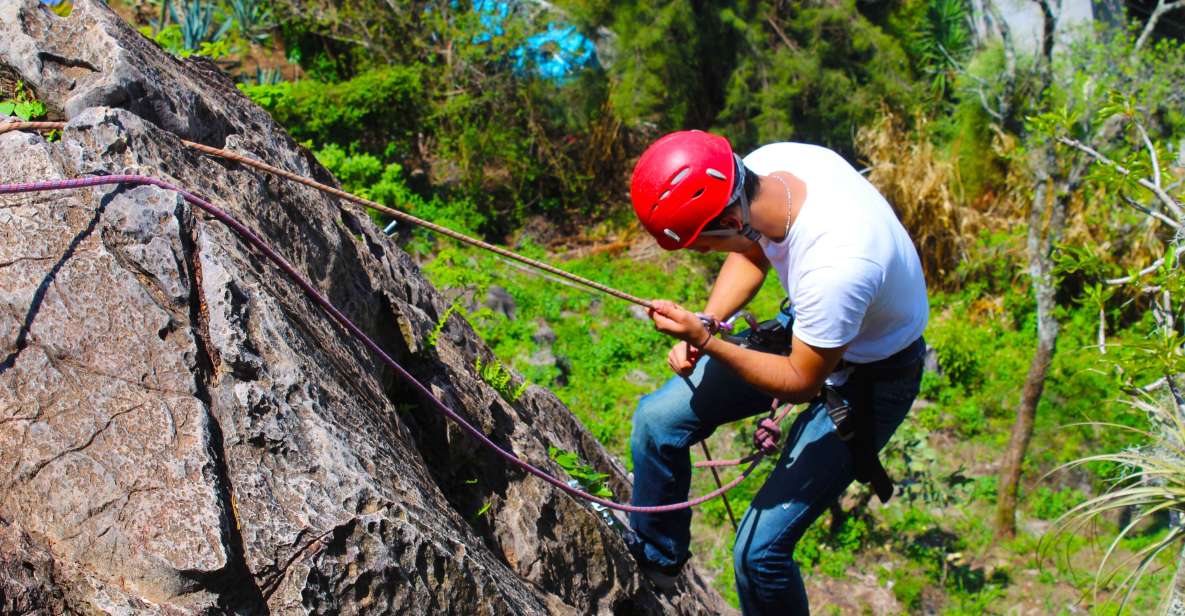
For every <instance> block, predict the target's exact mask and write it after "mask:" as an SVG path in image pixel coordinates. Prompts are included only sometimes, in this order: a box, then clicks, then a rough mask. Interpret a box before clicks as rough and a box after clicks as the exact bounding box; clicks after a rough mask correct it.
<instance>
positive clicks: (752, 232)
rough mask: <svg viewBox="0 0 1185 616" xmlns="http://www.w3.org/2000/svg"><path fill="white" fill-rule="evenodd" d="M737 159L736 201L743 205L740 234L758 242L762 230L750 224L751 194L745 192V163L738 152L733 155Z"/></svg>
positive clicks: (738, 232) (734, 197) (734, 198)
mask: <svg viewBox="0 0 1185 616" xmlns="http://www.w3.org/2000/svg"><path fill="white" fill-rule="evenodd" d="M732 157H733V159H735V161H736V169H737V170H736V178H737V180H736V188H734V195H733V200H734V201H738V200H739V201H740V207H741V228H740V229H739V230H738V231H737V234H738V235H743V236H745V237H746V238H747V239H749V240H750V241H754V242H756V241H757V240H759V239H761V237H762V235H761V232H760V231H758V230H757V229H754V228H753V226H752V225H750V224H749V209H750V208H749V195H747V194H745V163H743V162H741V157H740V156H737V155H736V154H733V155H732Z"/></svg>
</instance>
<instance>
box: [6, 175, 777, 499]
mask: <svg viewBox="0 0 1185 616" xmlns="http://www.w3.org/2000/svg"><path fill="white" fill-rule="evenodd" d="M105 184H147V185H150V186H156V187H158V188H163V189H165V190H169V191H172V192H175V193H177V194H179V195H181V196H182V197H183V198H184V199H185V200H186V201H188V202H189V203H192V204H193V205H195V206H197V207H199V208H201V209H202V210H204V211H205V212H206V213H207V214H209V215H210V216H213V217H214V218H217V219H218V220H220V221H222V223H223V224H225V225H226V226H228V227H230V228H231V230H232V231H234V232H235V233H237V234H238V235H239V236H240V237H242V238H243V239H245V240H247V242H248V243H250V244H252V245H253V246H255V248H256V249H258V250H259V251H260V252H261V253H263V255H264V256H266V257H267V258H268V259H269V260H271V261H272V263H275V264H276V266H277V267H279V268H280V270H281V271H283V272H284V274H285V275H286V276H288V277H289V278H290V279H292V281H293V282H295V283H296V284H297V285H299V286H300V288H301V289H303V290H304V292H305V294H306V295H308V296H309V298H310V299H312V300H313V301H314V302H315V303H316V304H317V305H318V306H320V307H321V309H322V310H324V311H325V312H327V313H329V316H331V317H333V319H334V320H335V321H337V322H338V323H340V324H341V326H342V327H344V328H346V330H347V331H349V332H350V333H351V334H352V335H353V336H354V337H355V338H357V339H358V340H359V341H360V342H362V344H363V345H364V346H366V348H368V349H370V351H371V352H372V353H374V354H375V355H377V356H378V357H379V359H381V360H382V362H383V363H384V364H387V366H389V367H390V368H391V369H392V370H394V371H395V372H397V373H398V374H399V375H400V376H401V377H403V378H404V380H406V381H407V382H409V383H411V384H412V386H413V387H415V389H416V391H418V392H420V394H421V395H422V396H424V397H425V398H427V399H428V400H431V401H432V404H433V405H434V406H436V408H437V409H439V410H440V412H442V413H444V414H445V415H446V416H447V417H448V418H449V419H451V420H453V421H454V422H456V423H457V425H459V426H461V429H463V430H464V431H465V432H467V433H469V435H470V436H472V437H473V438H476V439H477V440H479V441H481V442H482V443H483V444H484V445H485V446H486V447H489V448H490V449H493V450H494V452H495V453H497V454H498V455H499V456H501V457H502V458H503V459H504V460H506V461H507V462H509V463H511V464H512V465H514V466H517V467H519V468H520V469H522V470H524V471H526V472H528V473H530V474H532V475H534V476H536V477H538V478H540V479H542V480H543V481H546V482H547V483H550V484H551V485H553V486H555V487H556V488H559V489H560V490H563V491H564V492H567V493H568V494H570V495H572V496H575V497H578V498H582V499H584V500H587V501H591V502H594V503H597V504H599V505H603V506H605V507H609V508H610V509H617V510H619V511H628V512H634V513H663V512H667V511H677V510H679V509H687V508H690V507H695V506H696V505H701V504H703V503H705V502H707V501H709V500H712V499H713V498H716V497H717V496H720V495H722V494H724V493H725V492H727V491H729V490H731V489H732V488H734V487H736V486H737V484H739V483H740V482H741V481H743V480H744V479H745V478H746V477H748V476H749V474H750V473H751V472H753V469H755V468H756V467H757V463H758V462H760V461H761V459H762V457H764V456H763V454H761V453H758V454H756V455H754V456H752V458H751V460H752V461H751V463H750V464H749V466H748V467H746V468H745V470H744V471H742V472H741V474H740V475H739V476H738V477H736V478H735V479H733V480H732V481H730V482H728V483H727V484H725V485H723V486H721V487H719V488H717V489H716V490H713V491H711V492H708V493H707V494H704V495H702V496H699V497H696V498H693V499H691V500H688V501H685V502H682V503H674V504H670V505H655V506H648V507H647V506H637V505H623V504H621V503H615V502H613V501H611V500H607V499H604V498H601V497H599V496H595V495H593V494H589V493H588V492H585V491H583V490H580V489H579V488H573V487H571V486H569V485H568V484H567V483H566V482H564V481H563V480H561V479H557V478H556V477H553V476H552V475H551V474H549V473H548V472H546V471H544V470H541V469H539V468H536V467H535V466H533V465H531V464H530V463H528V462H526V461H524V460H521V459H519V458H518V457H517V456H515V455H514V454H513V453H510V452H509V451H506V450H505V449H502V448H501V447H499V446H498V444H497V443H495V442H494V441H492V440H490V438H489V437H487V436H486V435H485V434H484V433H482V431H481V430H478V429H477V428H475V427H473V426H472V425H471V424H470V423H469V422H467V421H465V419H464V418H463V417H461V416H460V415H459V414H457V413H456V412H455V411H453V410H452V409H450V408H449V407H448V406H447V405H445V403H444V402H441V401H440V399H438V398H437V397H436V396H435V395H433V394H432V392H431V391H429V390H428V388H427V387H425V386H424V385H423V384H422V383H420V382H419V381H418V380H417V379H416V378H415V377H414V376H412V375H411V373H409V372H408V371H407V370H404V369H403V366H400V365H399V364H398V363H396V362H395V360H394V359H392V358H391V356H390V355H387V353H386V352H385V351H383V349H382V348H380V347H379V345H378V344H376V343H375V341H373V340H371V339H370V337H369V336H367V335H366V333H365V332H363V331H362V329H361V328H359V327H358V326H357V325H355V324H354V322H353V321H351V320H350V319H348V318H346V315H344V314H342V312H341V311H340V310H338V309H337V307H335V306H334V305H333V304H332V303H330V301H329V299H328V298H326V297H325V296H324V295H322V294H321V293H320V292H319V291H317V289H316V288H314V287H313V284H312V283H311V282H308V281H307V280H305V278H304V277H303V276H301V275H300V273H299V272H297V271H296V268H294V267H292V265H291V264H289V263H288V261H286V260H285V259H284V257H281V256H280V255H279V253H277V252H276V251H275V250H273V249H272V248H271V246H269V245H268V244H267V242H265V241H263V239H262V238H260V237H259V236H258V235H256V234H255V232H254V231H252V230H250V229H248V228H247V227H246V226H244V225H243V224H242V223H240V222H239V221H238V220H236V219H234V218H233V217H231V216H230V214H227V213H226V212H224V211H222V210H221V209H219V208H217V207H215V206H214V204H212V203H210V202H208V201H206V200H204V199H202V198H200V197H198V196H196V195H194V194H193V193H190V192H188V191H185V190H182V189H181V188H178V187H176V186H173V185H172V184H169V183H168V182H165V181H164V180H159V179H157V178H153V177H148V176H143V175H106V176H96V177H89V178H78V179H70V180H51V181H46V182H25V183H18V184H0V195H5V194H14V193H24V192H42V191H49V190H67V189H75V188H89V187H92V186H101V185H105ZM747 460H749V458H746V461H747Z"/></svg>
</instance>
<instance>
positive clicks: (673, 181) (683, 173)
mask: <svg viewBox="0 0 1185 616" xmlns="http://www.w3.org/2000/svg"><path fill="white" fill-rule="evenodd" d="M690 173H691V167H683V169H681V170H680V171H679V173H676V174H675V177H673V178H671V186H675V185H676V184H678V183H679V182H682V181H683V180H684V179H685V178H687V175H688V174H690Z"/></svg>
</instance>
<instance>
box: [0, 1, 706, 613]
mask: <svg viewBox="0 0 1185 616" xmlns="http://www.w3.org/2000/svg"><path fill="white" fill-rule="evenodd" d="M0 74H5V75H9V74H11V75H15V76H16V77H18V78H20V79H22V80H24V81H25V82H26V83H28V84H30V86H31V87H32V88H33V89H34V91H35V92H36V94H37V95H38V96H39V97H40V98H41V99H42V100H43V101H45V102H46V103H47V105H48V106H49V108H50V109H51V112H52V113H54V114H59V117H65V118H66V119H68V120H69V125H68V127H67V128H66V129H65V130H64V131H63V133H62V137H61V139H60V140H59V141H56V142H52V143H50V142H47V141H46V140H45V139H43V138H42V137H40V136H38V135H36V134H33V133H27V132H20V133H18V132H10V133H6V134H3V135H0V182H5V183H9V182H27V181H34V180H51V179H61V178H74V177H81V176H86V175H93V174H117V173H140V174H145V175H151V176H154V177H159V178H163V179H166V180H168V181H171V182H174V183H176V184H178V185H180V186H184V187H186V188H187V189H189V190H191V191H193V192H195V193H197V194H200V195H203V196H205V197H208V198H209V199H211V200H212V201H213V202H215V203H216V204H217V205H218V206H219V207H222V208H224V209H226V210H227V211H228V212H230V213H231V214H232V215H234V216H236V217H238V218H239V219H240V220H241V221H242V222H243V223H244V224H245V225H247V226H248V227H250V228H251V229H253V230H255V231H256V232H258V233H259V234H260V235H262V236H263V237H265V238H267V239H268V241H269V242H270V243H271V244H272V246H274V247H275V248H276V249H277V250H279V251H280V252H281V253H282V254H283V256H284V257H285V258H286V259H287V260H289V261H290V262H291V263H292V264H293V265H294V267H296V269H297V270H299V271H301V272H302V273H303V274H304V275H305V276H306V277H307V278H308V279H309V280H311V281H312V283H313V284H314V285H315V286H316V287H317V288H318V289H319V290H320V292H322V293H324V294H325V295H327V296H328V297H329V298H330V299H331V301H333V302H334V304H335V305H336V306H338V307H339V308H340V309H341V310H342V311H343V312H344V313H345V314H346V315H348V316H349V317H350V318H351V319H353V320H354V321H355V322H356V323H357V324H358V325H359V326H360V327H361V328H362V329H363V330H364V331H365V332H366V333H367V334H368V335H370V336H371V337H373V338H374V339H375V340H376V341H377V342H378V343H379V344H380V345H381V346H383V347H384V348H385V349H387V351H388V352H389V353H391V354H392V356H393V357H395V358H396V360H397V361H399V362H401V364H402V365H403V366H404V367H405V368H406V369H408V370H409V371H410V372H411V373H412V374H414V375H415V376H416V377H417V378H419V379H421V380H422V381H424V382H425V383H427V384H428V385H429V387H430V388H431V389H432V390H433V391H434V392H436V394H437V395H438V396H440V397H441V398H443V399H444V400H445V401H446V402H447V403H448V404H450V405H451V406H452V407H453V408H455V409H457V411H458V412H460V413H461V414H462V415H463V416H465V417H467V418H469V420H470V421H472V422H473V423H474V424H475V425H476V426H478V428H479V429H481V430H482V431H483V432H485V433H486V434H487V435H489V436H490V437H491V438H492V439H493V440H494V441H496V442H498V443H501V444H502V445H503V446H504V447H506V448H508V449H510V450H511V451H513V452H514V453H515V454H516V455H518V456H520V457H523V458H525V459H528V460H531V461H533V462H534V463H536V464H539V465H543V466H544V467H546V468H548V469H549V470H550V471H552V472H553V473H558V472H560V471H559V469H558V468H557V467H556V466H555V465H554V464H552V463H551V462H550V461H549V460H548V456H547V447H548V446H549V445H555V446H557V447H561V448H563V449H566V450H569V451H575V452H577V453H578V454H579V455H580V456H581V457H582V458H583V459H585V460H587V461H589V462H590V463H591V464H592V465H594V466H595V467H597V468H598V469H599V470H601V471H603V472H606V473H609V474H610V479H609V483H610V485H611V488H612V489H613V491H614V493H615V494H617V495H618V496H619V497H620V498H621V499H622V500H628V497H629V484H628V483H627V481H626V477H625V474H624V471H623V469H622V468H621V466H620V465H619V464H617V463H616V462H615V461H614V460H613V459H612V458H611V456H609V455H608V454H607V453H606V452H605V451H604V449H603V448H601V446H600V445H599V444H598V443H597V442H596V441H595V439H593V438H592V436H591V435H590V434H589V433H588V432H587V431H586V430H585V429H584V428H583V426H581V425H580V424H579V422H578V421H577V420H576V419H575V418H574V417H573V416H572V415H571V413H570V412H569V411H568V410H567V409H566V408H565V407H564V406H563V404H561V403H560V402H559V400H558V399H557V398H556V397H555V396H554V395H553V394H551V393H550V392H548V391H546V390H544V389H542V388H539V387H531V388H528V389H527V390H526V392H525V393H524V394H523V395H522V397H521V398H519V399H518V400H517V401H516V402H515V403H513V404H510V403H507V402H505V401H504V400H503V399H502V398H501V397H500V396H499V395H498V393H497V392H495V391H493V390H492V389H491V388H490V387H489V386H488V385H486V384H485V383H484V382H483V381H481V379H480V378H477V377H476V376H475V375H474V374H473V365H474V360H475V359H476V358H477V357H478V356H482V357H488V353H489V351H488V349H486V348H485V345H484V344H483V343H482V341H481V340H480V339H479V338H478V337H477V336H476V334H475V333H474V332H473V330H472V329H471V328H470V327H469V326H468V324H467V323H465V321H464V320H463V319H460V318H451V319H449V320H448V324H447V326H446V328H445V333H446V335H443V336H440V338H439V341H438V343H437V345H436V346H434V347H429V346H428V345H427V344H425V342H424V341H425V340H426V338H427V336H428V334H429V333H430V332H431V331H432V330H433V327H434V326H435V324H436V322H437V319H439V317H440V316H441V315H442V314H443V313H444V311H445V310H446V308H447V306H448V303H447V302H446V301H444V299H443V298H441V297H440V295H439V294H438V293H437V292H436V290H435V289H433V288H432V287H431V286H430V285H429V284H428V283H427V282H426V281H425V280H424V278H423V277H422V276H421V274H420V272H419V270H418V268H417V267H416V266H415V264H414V263H413V262H412V261H411V260H410V258H409V257H408V256H407V255H406V254H405V253H403V252H402V251H401V250H400V249H399V248H398V247H397V246H396V245H395V244H394V243H393V242H392V241H391V240H390V239H389V238H387V237H385V236H384V235H383V234H382V233H381V231H380V230H379V229H377V228H375V227H373V226H372V225H371V224H369V222H368V220H367V218H366V215H365V214H364V213H363V212H361V211H358V210H357V209H355V208H352V207H349V208H346V209H344V210H343V209H339V205H338V203H337V202H336V200H334V199H331V198H328V197H327V196H325V195H323V194H321V193H319V192H317V191H314V190H311V189H308V188H305V187H302V186H298V185H294V184H291V183H287V182H284V181H280V180H277V179H275V178H271V177H266V176H264V175H261V174H260V173H257V172H254V171H251V170H249V169H247V168H244V167H242V166H239V165H236V164H232V163H228V162H226V161H222V160H215V159H212V158H208V157H205V156H203V155H199V154H197V153H195V152H193V151H192V150H189V149H187V148H185V147H184V146H183V145H182V144H181V143H180V138H185V139H190V140H195V141H200V142H204V143H207V144H209V145H215V146H224V147H228V148H230V149H233V150H236V151H240V152H244V153H249V155H251V156H253V157H257V158H259V159H261V160H266V161H268V162H269V163H271V164H274V165H277V166H280V167H282V168H286V169H288V170H291V171H293V172H296V173H300V174H303V175H309V176H312V177H315V178H318V179H322V180H325V181H330V182H332V181H333V180H332V178H331V177H330V176H329V174H328V172H326V171H325V170H324V169H323V168H322V167H320V166H319V165H318V164H317V163H316V161H315V160H314V159H313V158H312V157H311V156H310V155H309V154H308V152H307V151H305V150H303V149H301V148H300V147H298V146H297V145H296V144H295V143H294V142H293V141H292V139H291V138H289V137H288V136H287V135H286V134H285V133H284V132H283V131H282V130H281V129H280V127H279V126H277V125H276V124H275V123H274V122H273V121H272V120H271V118H270V117H269V116H268V115H267V114H266V113H265V112H263V111H262V110H260V109H259V108H258V107H256V106H254V105H253V104H251V103H250V102H249V101H248V100H247V99H246V98H245V97H243V96H242V95H241V94H239V92H238V91H237V90H235V88H234V87H233V85H232V84H231V83H230V82H229V81H228V80H227V79H226V78H225V77H224V76H222V75H220V74H219V73H217V71H216V70H215V69H213V68H212V67H211V65H210V64H209V63H206V62H204V61H200V60H188V61H181V60H177V59H174V58H172V57H171V56H169V55H167V54H165V53H164V52H162V51H161V50H160V49H159V47H157V46H156V45H155V44H153V43H151V42H149V41H147V40H146V39H144V38H143V37H142V36H141V35H140V34H138V33H136V32H135V31H134V30H133V29H132V28H131V27H129V26H128V25H127V24H125V23H123V22H122V21H121V20H120V19H119V18H118V17H117V16H116V15H115V14H114V13H113V12H111V11H110V9H108V8H107V7H106V6H105V5H103V4H102V3H100V2H97V1H96V0H78V1H77V2H75V4H74V10H73V13H72V14H71V15H70V16H69V17H68V18H61V17H58V16H56V15H54V14H53V13H51V12H50V11H48V10H46V9H45V7H43V6H41V5H40V4H39V2H38V0H22V1H17V0H0ZM0 264H2V266H0V469H4V470H3V472H0V591H3V596H2V597H0V612H3V613H11V612H18V613H19V612H23V611H26V610H37V611H41V612H45V613H61V612H67V611H70V612H85V613H111V614H133V613H135V614H142V613H149V614H164V613H169V614H174V613H181V614H197V613H214V612H219V613H220V612H228V611H234V612H240V613H255V612H262V611H269V612H278V613H294V614H295V613H346V614H353V613H387V612H394V613H411V614H437V613H453V614H462V613H463V614H634V613H644V614H668V613H669V614H716V613H720V612H726V611H728V609H727V608H726V606H725V605H724V604H723V602H722V601H721V599H720V597H719V596H718V595H717V594H716V593H715V592H714V591H712V590H711V589H709V588H708V586H707V584H706V582H705V581H704V579H703V577H701V576H700V575H699V574H698V572H696V571H695V570H694V569H692V570H690V571H689V573H688V574H686V575H684V576H683V578H682V579H681V581H680V587H679V589H678V591H677V592H676V593H674V594H669V595H661V594H656V593H655V592H653V591H652V590H651V589H650V587H649V586H648V585H647V583H646V582H645V581H644V580H643V578H642V577H640V576H639V574H638V571H637V569H636V567H635V565H634V563H633V561H632V559H631V558H630V556H629V555H628V553H627V551H626V549H625V546H624V544H623V543H622V541H621V540H620V538H619V537H618V535H617V534H616V533H615V532H614V531H613V530H612V529H610V528H608V527H607V526H606V525H605V523H604V522H603V521H602V520H601V519H600V518H599V517H598V516H597V515H596V514H595V513H593V512H592V511H590V510H589V509H588V508H587V507H584V506H582V505H581V504H580V503H577V502H576V501H574V500H573V499H571V498H569V497H568V496H566V495H565V494H563V493H561V492H559V491H557V490H555V489H553V488H552V487H550V486H549V485H548V484H545V483H543V482H542V481H539V480H538V479H535V478H534V477H531V476H529V475H526V474H525V473H523V472H521V471H519V470H516V469H514V468H510V467H508V465H507V464H506V463H505V462H504V461H503V460H502V459H501V458H499V457H497V456H496V455H495V454H493V453H492V452H490V451H489V450H487V449H484V448H482V447H480V446H479V445H478V444H477V443H475V442H473V440H472V439H471V438H469V437H467V436H465V435H464V434H462V433H461V432H460V431H459V430H458V429H457V428H456V426H454V425H452V424H450V423H449V422H448V421H447V420H446V419H444V418H443V417H441V416H440V415H439V414H438V413H437V412H436V411H434V410H433V409H431V408H430V407H429V406H427V405H426V404H425V403H424V402H423V401H422V400H421V399H420V398H418V397H417V396H416V395H415V394H413V393H412V390H411V389H410V387H408V385H407V384H406V383H404V382H402V381H401V380H400V379H399V378H397V377H396V376H395V375H393V374H391V372H390V370H389V369H388V368H386V367H385V366H384V365H382V364H380V363H379V362H378V361H377V360H376V359H375V358H374V357H373V356H372V355H370V354H369V353H368V352H366V351H365V349H364V348H363V347H362V346H361V345H360V344H358V343H357V342H355V341H353V340H351V339H350V338H348V336H347V335H346V334H345V332H344V330H343V329H342V328H340V327H339V326H337V325H335V324H334V323H332V322H331V321H330V320H329V319H328V318H327V317H326V316H325V315H324V314H323V313H322V312H320V311H319V310H318V309H317V308H316V307H315V306H314V305H313V304H312V303H310V302H309V301H308V300H307V299H306V297H305V296H304V295H303V294H302V292H301V291H300V289H299V288H298V287H296V286H295V285H294V284H293V283H292V282H290V281H289V280H287V279H286V278H284V277H283V276H282V275H281V274H280V273H279V272H278V271H277V270H276V269H275V268H274V267H273V266H272V265H270V264H269V263H268V262H266V261H264V260H263V259H262V258H261V257H260V256H259V255H258V254H257V253H256V252H255V251H254V250H253V249H252V248H250V247H249V246H248V245H247V244H246V243H244V241H243V240H242V239H240V238H239V237H238V236H236V235H234V234H233V233H232V232H231V231H230V230H229V229H227V228H226V227H224V226H223V225H222V224H221V223H218V222H217V221H215V220H213V219H211V218H209V217H208V216H207V215H206V214H204V213H202V212H200V211H196V210H195V209H194V208H192V207H191V206H190V205H189V204H188V203H186V202H184V201H182V200H180V199H179V198H178V197H177V196H176V195H175V194H172V193H170V192H167V191H164V190H161V189H158V188H155V187H149V186H131V185H121V186H104V187H98V188H92V189H85V190H73V191H58V192H52V193H50V192H46V193H37V194H22V195H9V196H3V197H0Z"/></svg>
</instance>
